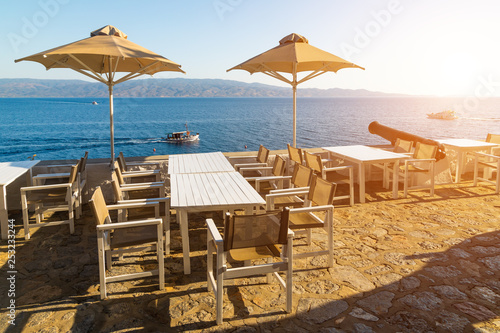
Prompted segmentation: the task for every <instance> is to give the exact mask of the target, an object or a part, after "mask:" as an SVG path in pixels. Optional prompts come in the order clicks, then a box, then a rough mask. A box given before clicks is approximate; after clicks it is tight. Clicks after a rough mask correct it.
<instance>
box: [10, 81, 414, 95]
mask: <svg viewBox="0 0 500 333" xmlns="http://www.w3.org/2000/svg"><path fill="white" fill-rule="evenodd" d="M107 96H108V88H107V86H106V85H104V84H102V83H99V82H87V81H82V80H39V79H0V97H57V98H62V97H89V98H98V97H107ZM114 96H115V97H291V96H292V88H291V87H278V86H273V85H266V84H260V83H245V82H240V81H232V80H222V79H183V78H179V79H178V78H175V79H156V78H153V79H142V80H131V81H126V82H123V83H120V84H118V85H116V86H115V87H114ZM297 96H298V97H397V96H406V95H399V94H386V93H380V92H373V91H368V90H365V89H356V90H352V89H340V88H332V89H316V88H300V87H299V88H298V93H297Z"/></svg>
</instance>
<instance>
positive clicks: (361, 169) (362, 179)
mask: <svg viewBox="0 0 500 333" xmlns="http://www.w3.org/2000/svg"><path fill="white" fill-rule="evenodd" d="M359 202H361V203H365V164H364V163H360V164H359Z"/></svg>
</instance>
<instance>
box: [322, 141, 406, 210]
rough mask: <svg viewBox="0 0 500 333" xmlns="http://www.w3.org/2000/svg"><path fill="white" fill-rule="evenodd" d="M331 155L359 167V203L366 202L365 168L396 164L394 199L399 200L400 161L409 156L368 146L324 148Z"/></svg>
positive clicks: (393, 186) (394, 168)
mask: <svg viewBox="0 0 500 333" xmlns="http://www.w3.org/2000/svg"><path fill="white" fill-rule="evenodd" d="M323 149H325V150H327V151H328V152H329V153H330V154H331V155H333V156H335V157H338V158H342V159H345V160H348V161H351V162H353V163H356V164H357V165H358V167H359V168H358V170H359V178H358V181H359V202H361V203H364V202H365V166H366V165H369V164H375V163H382V164H383V163H394V166H393V173H392V174H393V179H392V197H393V198H394V199H397V198H398V177H399V173H398V168H399V161H400V160H404V159H407V158H409V157H408V156H407V155H404V154H398V153H393V152H390V151H386V150H382V149H377V148H372V147H368V146H361V145H354V146H340V147H324V148H323Z"/></svg>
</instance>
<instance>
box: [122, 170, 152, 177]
mask: <svg viewBox="0 0 500 333" xmlns="http://www.w3.org/2000/svg"><path fill="white" fill-rule="evenodd" d="M159 172H160V170H140V171H125V172H122V176H123V177H124V178H125V177H127V178H132V177H144V176H155V175H156V174H157V173H159Z"/></svg>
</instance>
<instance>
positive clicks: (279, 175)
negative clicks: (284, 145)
mask: <svg viewBox="0 0 500 333" xmlns="http://www.w3.org/2000/svg"><path fill="white" fill-rule="evenodd" d="M285 167H286V161H285V159H284V158H283V157H281V156H279V155H276V157H275V158H274V163H273V166H272V167H269V166H265V167H247V168H240V173H241V174H242V175H245V173H246V172H248V171H250V172H255V171H258V172H260V173H261V174H262V176H257V177H245V179H246V180H247V181H248V182H249V183H254V187H255V190H256V191H257V192H259V194H261V195H263V196H265V195H266V194H267V193H269V191H271V190H276V189H279V188H283V183H284V181H285V180H287V179H290V178H291V177H285ZM269 172H270V174H269Z"/></svg>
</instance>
